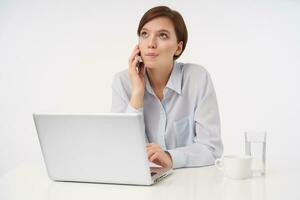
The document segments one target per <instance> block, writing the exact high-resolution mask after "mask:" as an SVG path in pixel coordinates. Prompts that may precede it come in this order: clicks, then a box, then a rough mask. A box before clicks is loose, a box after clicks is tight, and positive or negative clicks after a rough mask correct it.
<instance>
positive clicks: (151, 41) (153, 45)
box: [148, 37, 157, 48]
mask: <svg viewBox="0 0 300 200" xmlns="http://www.w3.org/2000/svg"><path fill="white" fill-rule="evenodd" d="M156 46H157V44H156V39H155V37H150V38H149V41H148V48H156Z"/></svg>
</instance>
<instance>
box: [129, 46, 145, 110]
mask: <svg viewBox="0 0 300 200" xmlns="http://www.w3.org/2000/svg"><path fill="white" fill-rule="evenodd" d="M139 53H140V49H139V46H138V45H136V46H135V48H134V50H133V51H132V54H131V56H130V58H129V68H128V74H129V79H130V82H131V99H130V104H131V106H132V107H134V108H135V109H139V108H141V107H143V104H144V94H145V66H144V65H142V67H141V69H140V70H139V72H138V71H137V69H136V64H137V62H138V60H139Z"/></svg>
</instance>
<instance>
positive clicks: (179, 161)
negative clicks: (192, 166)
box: [167, 149, 186, 169]
mask: <svg viewBox="0 0 300 200" xmlns="http://www.w3.org/2000/svg"><path fill="white" fill-rule="evenodd" d="M167 152H168V153H169V154H170V155H171V158H172V162H173V169H176V168H182V167H185V165H186V158H185V156H184V153H183V152H182V151H181V150H180V149H172V150H167Z"/></svg>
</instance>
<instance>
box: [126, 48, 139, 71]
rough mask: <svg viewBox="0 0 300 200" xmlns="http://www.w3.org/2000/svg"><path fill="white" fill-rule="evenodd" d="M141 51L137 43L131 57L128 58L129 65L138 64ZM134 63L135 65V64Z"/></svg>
mask: <svg viewBox="0 0 300 200" xmlns="http://www.w3.org/2000/svg"><path fill="white" fill-rule="evenodd" d="M139 52H140V49H139V46H138V45H136V46H135V47H134V49H133V51H132V53H131V55H130V57H129V60H128V62H129V66H136V63H137V61H138V60H139V58H138V54H139ZM133 64H134V65H133Z"/></svg>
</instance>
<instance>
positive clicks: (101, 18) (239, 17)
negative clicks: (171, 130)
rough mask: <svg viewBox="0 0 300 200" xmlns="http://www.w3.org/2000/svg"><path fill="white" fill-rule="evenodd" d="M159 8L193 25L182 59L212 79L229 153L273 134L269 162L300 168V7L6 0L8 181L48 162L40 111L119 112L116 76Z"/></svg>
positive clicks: (0, 0)
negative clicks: (16, 172)
mask: <svg viewBox="0 0 300 200" xmlns="http://www.w3.org/2000/svg"><path fill="white" fill-rule="evenodd" d="M157 5H168V6H170V7H171V8H173V9H176V10H178V11H179V12H180V13H181V14H182V15H183V17H184V19H185V22H186V25H187V27H188V30H189V41H188V44H187V48H186V50H185V52H184V53H183V55H182V57H181V58H180V59H179V61H180V62H191V63H197V64H200V65H202V66H204V67H205V68H206V69H207V70H208V71H209V72H210V74H211V76H212V79H213V82H214V85H215V89H216V92H217V97H218V102H219V106H220V112H221V120H222V138H223V141H224V145H225V153H226V154H229V153H230V154H231V153H242V152H243V148H244V140H243V132H244V131H246V130H266V131H267V132H268V138H267V162H268V163H267V164H269V165H272V164H274V163H287V164H289V163H290V161H292V159H294V160H295V161H296V162H300V156H299V155H298V152H299V150H298V149H299V148H298V147H299V145H300V142H299V139H300V136H299V134H300V127H299V122H300V117H299V114H300V105H299V104H300V94H299V91H300V90H299V86H300V80H299V75H300V61H299V55H300V36H299V35H300V1H297V0H285V1H284V0H281V1H279V0H277V1H276V0H273V1H262V0H259V1H258V0H257V1H255V0H249V1H240V0H236V1H233V0H227V1H211V0H198V1H186V0H177V1H175V0H173V1H145V0H144V1H141V0H139V1H138V0H136V1H133V0H131V1H128V0H127V1H119V2H118V1H116V0H110V1H107V2H104V1H96V0H95V1H86V0H81V1H79V0H75V1H74V0H70V1H63V0H56V1H55V0H54V1H9V0H0V175H1V174H3V173H4V172H6V171H7V170H9V169H11V168H13V167H16V166H17V165H18V164H20V163H21V162H25V161H40V160H41V159H42V157H41V151H40V147H39V143H38V138H37V134H36V131H35V127H34V123H33V119H32V113H33V112H109V111H110V104H111V81H112V77H113V75H114V73H116V72H117V71H120V70H122V69H125V68H127V59H128V57H129V55H130V54H131V51H132V49H133V47H134V45H135V44H136V42H137V40H138V38H137V35H136V29H137V26H138V22H139V20H140V18H141V17H142V15H143V14H144V13H145V12H146V11H147V10H148V9H149V8H151V7H153V6H157ZM297 56H298V57H297Z"/></svg>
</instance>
